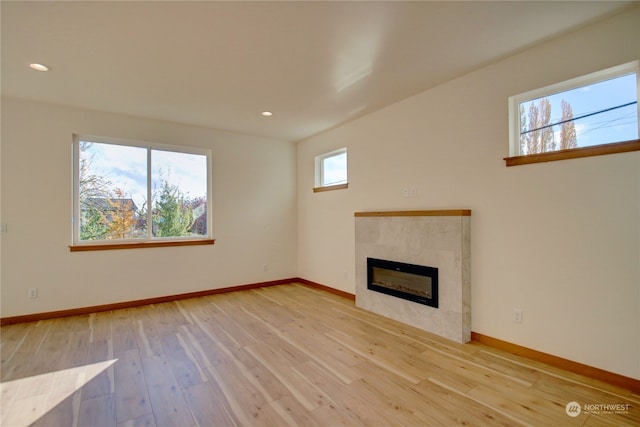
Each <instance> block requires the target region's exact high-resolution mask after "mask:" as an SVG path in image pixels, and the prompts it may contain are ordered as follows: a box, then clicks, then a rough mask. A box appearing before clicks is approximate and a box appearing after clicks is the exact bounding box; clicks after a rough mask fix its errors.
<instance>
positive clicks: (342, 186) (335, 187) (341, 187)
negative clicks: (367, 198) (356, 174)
mask: <svg viewBox="0 0 640 427" xmlns="http://www.w3.org/2000/svg"><path fill="white" fill-rule="evenodd" d="M345 188H349V184H348V183H347V184H337V185H327V186H326V187H314V188H313V192H314V193H320V192H322V191H333V190H344V189H345Z"/></svg>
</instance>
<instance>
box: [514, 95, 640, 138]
mask: <svg viewBox="0 0 640 427" xmlns="http://www.w3.org/2000/svg"><path fill="white" fill-rule="evenodd" d="M637 103H638V101H632V102H627V103H626V104H620V105H616V106H615V107H610V108H605V109H604V110H600V111H595V112H593V113H588V114H583V115H581V116H578V117H573V118H571V119H567V120H561V121H559V122H556V123H552V124H549V125H545V126H540V127H539V128H535V129H529V130H525V131H524V132H520V136H522V135H525V134H527V133H531V132H535V131H538V130H542V129H547V128H550V127H553V126H556V125H561V124H564V123H568V122H572V121H575V120H579V119H584V118H585V117H590V116H595V115H596V114H601V113H606V112H608V111H613V110H617V109H618V108H624V107H629V106H630V105H634V104H637Z"/></svg>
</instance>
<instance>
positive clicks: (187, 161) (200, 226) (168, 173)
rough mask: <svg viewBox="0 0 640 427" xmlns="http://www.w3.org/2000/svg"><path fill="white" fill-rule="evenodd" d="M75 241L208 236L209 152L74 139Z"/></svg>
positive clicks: (113, 242) (116, 240) (125, 142)
mask: <svg viewBox="0 0 640 427" xmlns="http://www.w3.org/2000/svg"><path fill="white" fill-rule="evenodd" d="M73 152H74V215H73V217H74V219H75V221H74V223H73V244H74V245H96V244H101V245H104V244H115V243H119V244H122V243H138V244H139V243H143V242H150V241H156V242H157V241H165V242H166V241H171V240H179V241H186V240H199V239H210V230H211V226H210V224H211V218H210V212H211V206H210V199H211V197H210V194H211V190H210V185H209V182H210V176H211V172H210V171H211V167H210V163H211V161H210V153H209V151H208V150H202V149H191V148H185V147H176V146H166V145H156V144H147V143H142V142H133V141H123V140H115V139H112V138H104V137H93V136H75V137H74V145H73Z"/></svg>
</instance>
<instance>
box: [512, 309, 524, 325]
mask: <svg viewBox="0 0 640 427" xmlns="http://www.w3.org/2000/svg"><path fill="white" fill-rule="evenodd" d="M511 320H513V322H515V323H522V310H521V309H519V308H514V309H513V317H512V318H511Z"/></svg>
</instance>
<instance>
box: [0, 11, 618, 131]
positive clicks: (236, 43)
mask: <svg viewBox="0 0 640 427" xmlns="http://www.w3.org/2000/svg"><path fill="white" fill-rule="evenodd" d="M629 3H630V2H614V1H584V2H583V1H569V2H559V1H552V2H546V1H545V2H542V1H540V2H524V1H516V2H484V1H474V2H432V1H429V2H395V1H393V2H267V1H261V2H207V1H199V2H187V1H141V2H126V1H125V2H93V1H80V2H61V1H48V2H24V1H21V2H11V1H4V0H3V1H2V2H1V3H0V4H1V6H0V7H1V14H2V27H1V31H2V63H1V65H2V70H1V72H2V74H1V84H2V94H3V95H6V96H12V97H20V98H28V99H34V100H41V101H45V102H52V103H58V104H65V105H71V106H78V107H84V108H90V109H97V110H103V111H110V112H118V113H125V114H130V115H136V116H143V117H151V118H157V119H163V120H169V121H175V122H181V123H188V124H195V125H203V126H207V127H213V128H218V129H225V130H231V131H236V132H242V133H247V134H254V135H261V136H265V137H271V138H277V139H283V140H288V141H298V140H301V139H304V138H306V137H308V136H310V135H313V134H316V133H319V132H322V131H324V130H326V129H329V128H331V127H334V126H336V125H338V124H340V123H344V122H346V121H349V120H352V119H354V118H356V117H359V116H362V115H364V114H366V113H369V112H372V111H374V110H377V109H379V108H381V107H384V106H386V105H389V104H391V103H394V102H397V101H399V100H401V99H403V98H406V97H408V96H411V95H413V94H416V93H419V92H421V91H423V90H425V89H428V88H430V87H433V86H436V85H438V84H441V83H443V82H445V81H447V80H450V79H452V78H455V77H457V76H460V75H463V74H465V73H468V72H470V71H472V70H474V69H477V68H479V67H481V66H484V65H486V64H488V63H490V62H492V61H495V60H497V59H500V58H503V57H505V56H506V55H509V54H512V53H514V52H517V51H519V50H522V49H524V48H526V47H529V46H531V45H533V44H535V43H539V42H541V41H543V40H547V39H549V38H551V37H554V36H556V35H558V34H562V33H566V32H568V31H571V30H573V29H575V28H577V27H579V26H582V25H585V24H587V23H590V22H593V21H594V20H597V19H600V18H602V17H604V16H608V15H610V14H613V13H616V12H617V11H619V10H621V8H624V7H625V6H626V5H628V4H629ZM32 62H41V63H44V64H46V65H48V66H50V67H51V71H49V72H46V73H42V72H37V71H33V70H31V69H29V68H28V65H29V64H30V63H32ZM264 110H270V111H273V113H274V115H273V116H272V117H269V118H267V117H263V116H261V114H260V113H261V112H262V111H264Z"/></svg>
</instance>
